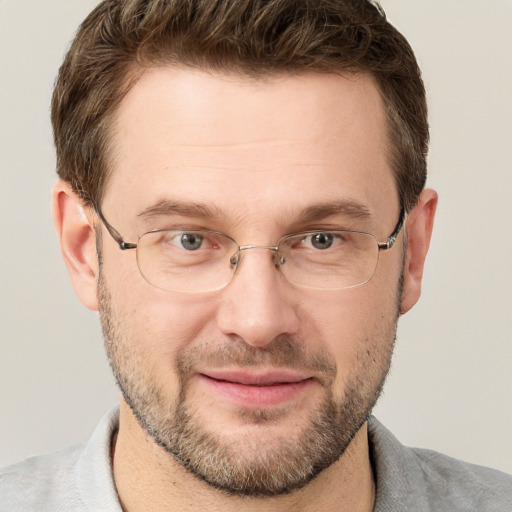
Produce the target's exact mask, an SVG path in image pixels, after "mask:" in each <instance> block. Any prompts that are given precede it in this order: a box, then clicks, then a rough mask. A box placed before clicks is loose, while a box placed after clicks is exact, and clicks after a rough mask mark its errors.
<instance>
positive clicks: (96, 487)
mask: <svg viewBox="0 0 512 512" xmlns="http://www.w3.org/2000/svg"><path fill="white" fill-rule="evenodd" d="M118 422H119V409H118V407H113V408H112V409H110V410H109V411H108V412H107V414H106V415H105V416H104V417H103V419H102V420H101V422H100V423H99V425H98V427H97V428H96V430H95V431H94V434H93V436H92V437H91V439H90V440H89V442H88V443H85V444H81V445H78V446H75V447H73V448H68V449H66V450H64V451H61V452H57V453H53V454H49V455H42V456H39V457H33V458H31V459H27V460H26V461H23V462H20V463H18V464H15V465H13V466H8V467H5V468H2V469H0V511H1V512H36V511H37V512H78V511H81V512H85V511H89V512H102V511H105V512H107V511H108V512H122V509H121V506H120V504H119V500H118V497H117V494H116V490H115V485H114V480H113V477H112V465H111V458H110V446H111V440H112V435H113V434H114V432H115V431H116V430H117V427H118ZM369 439H370V454H371V458H372V463H373V467H374V471H375V478H376V484H377V499H376V504H375V512H402V511H403V512H405V511H407V512H427V511H428V512H445V511H446V512H470V511H471V512H473V511H474V512H512V477H511V476H509V475H506V474H504V473H501V472H499V471H495V470H493V469H488V468H484V467H481V466H475V465H472V464H468V463H465V462H461V461H459V460H456V459H452V458H450V457H447V456H445V455H441V454H439V453H436V452H433V451H429V450H418V449H412V448H406V447H405V446H403V445H401V444H400V443H399V442H398V440H397V439H396V438H395V437H394V436H393V435H392V434H391V433H390V432H389V431H388V430H387V429H386V428H385V427H383V426H382V425H381V424H380V423H379V422H378V421H377V420H376V419H375V418H371V419H370V421H369Z"/></svg>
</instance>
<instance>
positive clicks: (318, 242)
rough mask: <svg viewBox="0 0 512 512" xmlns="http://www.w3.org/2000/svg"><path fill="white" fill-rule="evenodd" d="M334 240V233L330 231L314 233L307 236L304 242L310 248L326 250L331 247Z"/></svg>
mask: <svg viewBox="0 0 512 512" xmlns="http://www.w3.org/2000/svg"><path fill="white" fill-rule="evenodd" d="M333 242H334V235H333V234H332V233H329V232H320V233H313V234H312V235H308V236H306V237H305V238H304V239H303V241H302V243H303V244H304V245H305V246H306V247H309V248H313V249H319V250H325V249H329V248H330V247H331V246H332V244H333Z"/></svg>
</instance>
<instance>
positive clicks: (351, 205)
mask: <svg viewBox="0 0 512 512" xmlns="http://www.w3.org/2000/svg"><path fill="white" fill-rule="evenodd" d="M335 215H343V216H346V217H350V218H353V219H360V220H368V219H370V218H371V216H372V215H371V213H370V210H369V209H368V208H367V207H366V206H365V205H363V204H361V203H357V202H355V201H350V200H342V201H332V202H329V203H319V204H313V205H311V206H307V207H306V208H303V209H302V210H301V211H300V214H299V219H300V221H301V222H304V223H307V222H314V221H319V220H322V219H326V218H328V217H333V216H335Z"/></svg>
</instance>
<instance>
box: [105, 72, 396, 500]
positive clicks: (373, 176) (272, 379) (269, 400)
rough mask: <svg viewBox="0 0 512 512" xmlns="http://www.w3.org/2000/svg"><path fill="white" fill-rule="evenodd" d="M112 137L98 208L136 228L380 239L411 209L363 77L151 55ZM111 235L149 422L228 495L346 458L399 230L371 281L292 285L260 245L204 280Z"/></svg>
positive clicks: (364, 405) (376, 353)
mask: <svg viewBox="0 0 512 512" xmlns="http://www.w3.org/2000/svg"><path fill="white" fill-rule="evenodd" d="M113 142H114V147H115V148H116V149H115V152H114V171H113V174H112V176H111V178H110V180H109V183H108V186H107V190H106V195H105V198H104V201H103V204H102V210H103V213H104V215H105V217H106V218H107V219H108V221H109V222H110V223H111V224H112V225H113V226H115V228H116V229H117V230H118V231H119V232H120V233H121V234H122V235H123V238H124V240H125V241H128V242H136V241H137V239H138V236H140V235H141V234H143V233H145V232H147V231H149V230H152V229H157V228H174V227H180V228H185V229H208V230H212V231H219V232H223V233H226V234H228V235H229V236H231V237H232V238H234V239H235V240H237V242H238V243H239V244H240V245H245V244H255V245H261V246H270V245H274V244H275V243H276V242H277V241H278V240H279V239H280V238H281V237H282V236H284V235H287V234H290V233H295V232H299V231H306V230H329V229H331V230H332V229H343V228H348V229H355V230H361V231H366V232H370V233H373V234H375V236H376V237H377V239H378V240H379V241H385V240H386V239H387V236H388V235H389V234H390V233H391V232H392V230H393V228H394V226H395V224H396V222H397V220H398V216H399V210H400V208H399V201H398V197H397V193H396V188H395V184H394V178H393V174H392V171H391V169H390V168H389V166H388V163H387V159H386V155H387V153H388V152H387V145H386V144H387V140H386V129H385V117H384V110H383V106H382V103H381V99H380V96H379V94H378V91H377V89H376V87H375V86H374V84H373V83H372V81H371V79H369V78H368V77H366V76H364V75H351V76H348V77H340V76H334V75H318V74H304V75H299V76H294V77H291V76H282V77H275V78H268V79H266V80H264V81H250V80H248V79H243V78H239V77H234V76H219V75H212V74H207V73H203V72H200V71H191V70H178V69H165V68H160V69H154V70H150V71H147V72H146V73H145V75H144V76H143V77H142V78H141V80H140V81H139V82H138V83H137V85H136V86H135V87H134V89H133V90H132V91H131V92H130V93H129V94H128V95H127V97H126V98H125V99H124V100H123V102H122V104H121V106H120V109H119V112H118V115H117V119H116V125H115V130H114V141H113ZM101 236H102V249H101V251H102V265H101V271H100V278H99V308H100V313H101V319H102V324H103V330H104V334H105V340H106V346H107V350H108V354H109V358H110V361H111V365H112V368H113V369H114V372H115V374H116V377H117V380H118V382H119V384H120V387H121V389H122V391H123V395H124V399H125V400H126V402H127V403H128V404H129V405H130V407H131V409H132V411H133V413H134V415H135V417H136V418H137V420H138V422H139V425H138V428H141V429H143V430H144V431H146V432H147V433H148V434H149V435H150V436H151V437H152V438H153V439H154V440H155V441H156V442H157V443H158V444H159V445H160V446H161V447H163V448H164V449H165V450H166V451H167V452H168V453H170V454H172V455H173V457H174V458H175V459H176V460H178V461H179V462H180V463H181V464H182V465H183V466H185V467H186V468H187V469H189V470H190V471H191V472H193V473H194V474H195V475H197V476H198V477H199V478H201V479H203V480H205V481H206V482H208V483H209V484H210V485H212V486H215V487H219V488H222V489H224V490H225V491H227V492H228V493H233V494H250V495H277V494H282V493H285V492H289V491H290V490H292V489H295V488H298V487H301V486H303V485H305V484H306V483H308V482H309V481H310V480H311V479H312V478H314V477H315V476H316V475H317V474H319V473H320V472H321V471H322V470H323V469H325V468H326V467H328V466H330V465H331V464H333V463H335V462H336V461H337V460H338V459H339V458H340V456H341V455H342V454H343V452H344V451H345V449H346V448H347V446H348V445H349V444H350V441H351V439H352V438H353V437H354V436H355V435H356V433H357V432H358V431H359V429H360V427H361V426H362V425H363V424H364V422H365V421H366V419H367V416H368V415H369V413H370V411H371V409H372V407H373V405H374V403H375V401H376V399H377V397H378V395H379V392H380V389H381V386H382V384H383V381H384V379H385V376H386V374H387V371H388V367H389V363H390V358H391V352H392V347H393V342H394V338H395V328H396V321H397V317H398V308H399V302H400V277H401V272H402V262H403V257H404V254H403V246H402V244H401V243H400V241H401V238H400V240H399V242H397V244H396V245H395V247H394V248H393V249H392V250H390V251H384V252H381V254H380V260H379V263H378V267H377V270H376V273H375V275H374V276H373V278H372V279H371V280H370V281H369V282H368V283H367V284H365V285H363V286H360V287H358V288H352V289H346V290H338V291H321V290H315V289H308V288H300V287H297V286H295V285H293V284H291V283H289V282H288V281H287V280H286V279H285V278H284V277H283V275H282V274H281V273H280V272H279V270H278V269H277V268H276V266H275V262H274V257H273V254H272V253H271V251H268V250H265V249H255V250H251V251H246V252H244V255H243V258H242V261H241V264H240V266H239V268H238V270H237V272H236V275H235V276H234V278H233V280H232V281H231V282H230V283H229V284H228V285H227V286H226V287H225V288H223V289H221V290H217V291H214V292H208V293H192V292H172V291H164V290H161V289H158V288H156V287H154V286H151V285H150V284H149V283H148V282H146V281H145V279H144V278H143V277H142V275H141V274H140V272H139V270H138V267H137V261H136V254H135V251H123V252H121V251H120V250H119V248H118V246H117V245H116V244H115V242H114V241H113V240H112V239H111V237H110V235H109V234H108V233H107V232H106V230H104V229H103V232H102V235H101ZM401 236H402V235H400V237H401Z"/></svg>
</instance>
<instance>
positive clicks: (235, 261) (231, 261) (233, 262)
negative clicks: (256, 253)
mask: <svg viewBox="0 0 512 512" xmlns="http://www.w3.org/2000/svg"><path fill="white" fill-rule="evenodd" d="M241 256H242V255H241V253H240V251H237V252H235V254H233V256H231V258H229V264H230V266H231V269H232V270H235V269H236V268H237V267H238V264H239V263H240V258H241Z"/></svg>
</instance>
